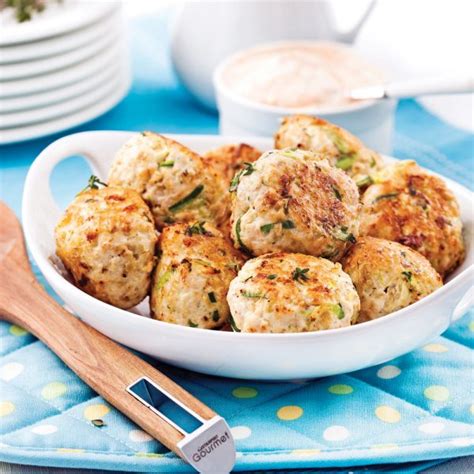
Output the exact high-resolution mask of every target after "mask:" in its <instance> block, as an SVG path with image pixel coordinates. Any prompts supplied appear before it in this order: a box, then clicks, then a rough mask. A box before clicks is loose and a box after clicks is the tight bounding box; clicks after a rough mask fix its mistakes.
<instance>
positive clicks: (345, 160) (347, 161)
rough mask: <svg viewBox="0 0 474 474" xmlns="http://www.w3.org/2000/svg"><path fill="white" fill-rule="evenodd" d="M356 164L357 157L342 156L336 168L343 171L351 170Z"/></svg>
mask: <svg viewBox="0 0 474 474" xmlns="http://www.w3.org/2000/svg"><path fill="white" fill-rule="evenodd" d="M354 162H355V157H354V156H352V155H342V156H341V157H340V158H339V159H338V160H337V161H336V168H339V169H341V170H343V171H347V170H350V169H351V168H352V166H353V165H354Z"/></svg>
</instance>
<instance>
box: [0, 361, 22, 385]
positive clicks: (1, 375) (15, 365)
mask: <svg viewBox="0 0 474 474" xmlns="http://www.w3.org/2000/svg"><path fill="white" fill-rule="evenodd" d="M24 368H25V367H24V366H23V364H20V363H19V362H10V363H8V364H5V365H4V366H2V367H0V379H2V380H4V381H5V382H9V381H10V380H13V379H14V378H15V377H18V376H19V375H20V374H21V373H22V372H23V369H24Z"/></svg>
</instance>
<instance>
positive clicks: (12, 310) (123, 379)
mask: <svg viewBox="0 0 474 474" xmlns="http://www.w3.org/2000/svg"><path fill="white" fill-rule="evenodd" d="M0 211H1V212H0V214H2V220H3V222H2V225H3V227H0V317H2V318H3V319H6V320H7V321H10V322H12V323H14V324H17V325H19V326H22V327H24V328H25V329H27V330H28V331H30V332H31V333H33V334H34V335H35V336H36V337H37V338H38V339H40V340H41V341H43V342H44V343H45V344H46V345H47V346H48V347H49V348H50V349H51V350H52V351H53V352H55V353H56V354H57V355H58V357H59V358H60V359H62V360H63V361H64V362H65V364H66V365H68V366H69V367H70V368H71V369H72V370H73V371H74V372H75V373H76V374H77V375H78V376H79V377H80V378H81V379H82V380H84V381H85V382H86V383H87V384H88V385H89V386H90V387H91V388H93V389H94V390H95V391H96V392H98V393H99V394H100V395H102V396H103V397H104V398H105V399H106V400H107V401H109V402H110V403H111V404H112V405H114V406H115V407H116V408H118V409H119V410H120V411H121V412H123V413H124V414H125V415H127V416H128V417H129V418H130V419H132V420H133V421H134V422H135V423H137V424H138V425H139V426H141V427H142V428H143V429H144V430H145V431H147V432H148V433H149V434H150V435H152V436H153V437H155V438H156V439H158V440H159V441H161V443H163V444H164V445H165V446H166V447H167V448H169V449H171V450H172V451H174V452H175V453H176V454H178V456H180V457H182V458H183V459H185V460H186V461H187V462H189V463H190V464H191V465H192V466H193V467H195V468H196V469H197V470H199V472H202V473H216V472H230V470H231V469H232V467H233V466H234V463H235V445H234V440H233V438H232V436H231V434H230V429H229V427H228V425H227V423H226V422H225V420H224V419H222V418H221V417H220V416H218V415H217V414H216V413H215V412H214V411H212V410H211V409H210V408H209V407H207V406H206V405H204V404H203V403H201V402H200V401H199V400H197V399H196V398H194V397H193V396H192V395H191V394H190V393H188V392H187V391H186V390H184V389H182V388H181V387H180V386H179V385H177V384H176V383H175V382H173V381H172V380H171V379H169V378H168V377H166V376H165V375H164V374H162V373H161V372H160V371H158V370H156V369H155V368H154V367H152V366H151V365H149V364H147V363H146V362H144V361H143V360H142V359H140V358H139V357H136V356H135V355H133V354H132V353H131V352H129V351H127V350H126V349H124V348H123V347H121V346H119V345H118V344H116V343H115V342H113V341H111V340H110V339H109V338H107V337H106V336H104V335H103V334H101V333H100V332H98V331H96V330H95V329H93V328H91V327H90V326H88V325H87V324H85V323H83V322H82V321H80V320H79V319H77V318H75V317H74V316H73V315H72V314H71V313H69V312H67V311H66V310H65V309H64V308H62V307H61V306H60V305H59V304H58V303H56V302H55V301H54V300H53V299H52V298H51V297H50V296H49V295H48V294H47V293H46V291H45V290H44V289H43V287H42V286H41V285H40V284H39V283H38V282H37V281H36V279H35V277H34V275H33V273H32V271H31V268H30V265H29V262H28V257H27V254H26V249H25V245H24V241H23V235H22V232H21V227H20V224H19V222H18V220H17V219H16V217H15V216H14V214H13V212H11V211H10V210H9V209H8V207H7V206H5V205H4V204H3V203H2V202H0Z"/></svg>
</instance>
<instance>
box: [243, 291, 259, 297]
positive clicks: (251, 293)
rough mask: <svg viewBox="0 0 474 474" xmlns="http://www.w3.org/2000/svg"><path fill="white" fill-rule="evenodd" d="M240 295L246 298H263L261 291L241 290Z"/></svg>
mask: <svg viewBox="0 0 474 474" xmlns="http://www.w3.org/2000/svg"><path fill="white" fill-rule="evenodd" d="M242 296H245V297H246V298H263V295H262V293H254V292H252V291H245V290H244V291H242Z"/></svg>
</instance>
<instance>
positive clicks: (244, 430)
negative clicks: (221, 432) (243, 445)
mask: <svg viewBox="0 0 474 474" xmlns="http://www.w3.org/2000/svg"><path fill="white" fill-rule="evenodd" d="M230 431H232V436H233V437H234V439H235V440H237V439H245V438H248V437H249V436H250V435H251V434H252V430H251V429H250V428H249V427H248V426H234V427H233V428H231V430H230Z"/></svg>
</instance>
